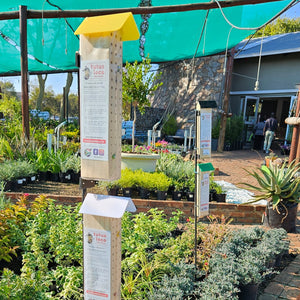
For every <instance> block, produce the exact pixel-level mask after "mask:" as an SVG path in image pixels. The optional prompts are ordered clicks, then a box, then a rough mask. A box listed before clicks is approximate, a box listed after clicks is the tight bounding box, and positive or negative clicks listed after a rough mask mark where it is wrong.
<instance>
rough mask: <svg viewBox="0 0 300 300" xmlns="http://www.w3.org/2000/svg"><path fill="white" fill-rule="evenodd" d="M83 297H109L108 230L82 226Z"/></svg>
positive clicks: (109, 244)
mask: <svg viewBox="0 0 300 300" xmlns="http://www.w3.org/2000/svg"><path fill="white" fill-rule="evenodd" d="M83 242H84V299H93V300H100V299H101V300H102V299H105V300H109V299H110V285H111V283H110V268H111V265H110V258H111V257H110V252H111V234H110V231H105V230H98V229H92V228H84V239H83Z"/></svg>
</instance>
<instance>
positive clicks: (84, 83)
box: [75, 13, 139, 300]
mask: <svg viewBox="0 0 300 300" xmlns="http://www.w3.org/2000/svg"><path fill="white" fill-rule="evenodd" d="M75 34H79V35H80V139H81V140H80V142H81V180H83V181H87V182H88V181H91V182H95V181H97V180H115V179H118V178H120V175H121V128H122V123H121V121H122V119H121V115H122V65H123V59H122V52H123V46H122V43H123V41H128V40H136V39H138V38H139V32H138V29H137V26H136V23H135V21H134V18H133V16H132V14H131V13H121V14H114V15H106V16H99V17H90V18H86V19H85V20H84V21H83V22H82V23H81V25H80V26H79V27H78V29H77V30H76V32H75ZM125 210H129V211H132V212H133V211H135V206H134V204H133V202H132V201H131V199H130V198H123V197H113V196H107V195H95V194H90V193H88V194H87V195H86V197H85V199H84V202H83V204H82V206H81V209H80V212H81V213H82V214H83V234H84V298H85V299H94V300H98V299H99V300H100V299H105V300H108V299H121V295H120V294H121V292H120V287H121V217H122V215H123V213H124V212H125Z"/></svg>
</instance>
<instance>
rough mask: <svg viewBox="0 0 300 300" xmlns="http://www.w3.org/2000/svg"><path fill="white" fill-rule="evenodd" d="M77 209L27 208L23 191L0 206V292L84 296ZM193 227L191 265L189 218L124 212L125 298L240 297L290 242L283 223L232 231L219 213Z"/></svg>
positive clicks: (40, 204)
mask: <svg viewBox="0 0 300 300" xmlns="http://www.w3.org/2000/svg"><path fill="white" fill-rule="evenodd" d="M78 210H79V205H77V206H73V207H72V206H62V205H56V204H55V202H54V201H53V200H51V199H47V198H45V197H43V196H40V197H38V198H36V199H35V200H34V201H33V202H32V204H31V205H30V206H29V205H28V201H27V196H26V195H24V196H22V197H21V198H20V200H19V201H17V203H15V204H10V203H7V204H6V205H5V207H4V208H2V209H1V210H0V214H1V220H2V226H1V228H0V243H1V251H0V266H1V270H2V272H1V277H0V298H2V299H51V298H52V299H54V298H57V299H81V298H82V296H83V277H82V274H83V269H82V264H83V260H82V259H83V258H82V247H83V245H82V222H81V217H82V216H81V214H78ZM198 225H199V228H198V238H197V242H198V246H197V252H198V260H197V268H196V269H195V265H194V255H193V251H194V226H193V222H192V220H183V219H182V213H181V212H179V211H178V212H176V213H174V214H173V217H171V218H169V219H168V218H166V216H165V215H164V213H163V212H162V211H159V210H157V209H151V210H149V211H148V213H139V214H135V215H132V214H130V213H125V214H124V216H123V218H122V250H121V251H122V266H121V269H122V286H121V293H122V299H163V298H164V299H184V298H188V297H190V298H191V299H216V298H214V297H216V295H217V296H219V297H220V299H238V298H237V295H238V292H239V291H240V285H241V284H246V283H248V282H260V281H261V280H263V278H264V276H265V274H267V273H270V272H272V268H271V267H269V265H272V261H273V259H275V258H276V255H278V254H280V253H282V252H283V251H285V250H286V249H287V247H288V242H287V241H286V240H285V237H286V233H285V231H284V230H281V229H273V230H269V231H264V230H262V229H253V230H252V231H251V230H250V231H249V230H239V231H238V232H234V233H232V232H231V231H230V230H229V228H228V224H227V223H226V221H225V220H222V221H221V222H220V221H218V220H217V219H211V223H210V224H203V223H199V224H198ZM247 257H249V258H251V259H247ZM233 265H234V266H236V268H232V266H233ZM220 271H221V272H220ZM194 275H196V276H194ZM195 278H197V280H196V281H195ZM233 279H235V280H233ZM41 283H42V284H41ZM195 296H196V298H193V297H195ZM176 297H177V298H176ZM226 297H227V298H226Z"/></svg>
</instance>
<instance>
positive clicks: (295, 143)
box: [289, 91, 300, 163]
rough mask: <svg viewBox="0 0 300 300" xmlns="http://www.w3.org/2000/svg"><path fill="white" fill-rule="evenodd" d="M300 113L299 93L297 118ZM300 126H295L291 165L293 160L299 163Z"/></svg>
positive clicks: (299, 94)
mask: <svg viewBox="0 0 300 300" xmlns="http://www.w3.org/2000/svg"><path fill="white" fill-rule="evenodd" d="M299 113H300V91H298V97H297V106H296V113H295V116H297V117H298V116H299ZM299 135H300V125H299V124H298V125H294V129H293V136H292V143H291V151H290V156H289V163H291V162H292V161H293V160H295V159H296V160H297V161H299V156H300V145H299V143H300V138H299Z"/></svg>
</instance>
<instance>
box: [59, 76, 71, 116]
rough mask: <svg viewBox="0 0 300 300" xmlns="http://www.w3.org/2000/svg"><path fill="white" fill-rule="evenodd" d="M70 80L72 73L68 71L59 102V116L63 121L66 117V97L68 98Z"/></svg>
mask: <svg viewBox="0 0 300 300" xmlns="http://www.w3.org/2000/svg"><path fill="white" fill-rule="evenodd" d="M72 82H73V75H72V73H68V76H67V81H66V86H65V87H64V92H63V97H62V99H61V103H60V117H59V121H60V122H63V121H64V119H66V118H68V106H69V103H68V102H69V101H68V99H69V92H70V87H71V85H72Z"/></svg>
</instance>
